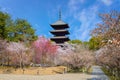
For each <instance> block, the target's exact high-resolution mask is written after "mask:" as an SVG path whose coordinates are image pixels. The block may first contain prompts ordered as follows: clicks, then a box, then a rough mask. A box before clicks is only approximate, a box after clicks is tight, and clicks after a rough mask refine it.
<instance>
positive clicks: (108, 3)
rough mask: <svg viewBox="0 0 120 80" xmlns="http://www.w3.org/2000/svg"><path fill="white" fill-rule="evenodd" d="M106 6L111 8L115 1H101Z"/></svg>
mask: <svg viewBox="0 0 120 80" xmlns="http://www.w3.org/2000/svg"><path fill="white" fill-rule="evenodd" d="M101 1H102V2H103V3H104V4H105V5H107V6H110V5H111V4H112V3H113V1H112V0H101Z"/></svg>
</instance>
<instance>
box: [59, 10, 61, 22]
mask: <svg viewBox="0 0 120 80" xmlns="http://www.w3.org/2000/svg"><path fill="white" fill-rule="evenodd" d="M59 20H61V10H60V9H59Z"/></svg>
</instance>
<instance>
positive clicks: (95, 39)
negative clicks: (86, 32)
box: [89, 37, 101, 50]
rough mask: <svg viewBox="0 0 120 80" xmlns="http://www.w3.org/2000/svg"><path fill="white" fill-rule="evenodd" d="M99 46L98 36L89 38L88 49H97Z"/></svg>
mask: <svg viewBox="0 0 120 80" xmlns="http://www.w3.org/2000/svg"><path fill="white" fill-rule="evenodd" d="M100 46H101V38H99V37H92V38H91V39H90V40H89V49H90V50H98V49H99V48H100Z"/></svg>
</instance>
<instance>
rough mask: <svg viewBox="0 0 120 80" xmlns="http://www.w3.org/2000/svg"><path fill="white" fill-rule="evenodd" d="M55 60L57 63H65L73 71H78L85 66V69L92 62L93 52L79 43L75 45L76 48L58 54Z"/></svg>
mask: <svg viewBox="0 0 120 80" xmlns="http://www.w3.org/2000/svg"><path fill="white" fill-rule="evenodd" d="M57 61H59V63H58V65H66V66H67V67H69V68H70V69H72V70H74V71H79V70H81V71H82V69H83V68H85V69H86V70H85V71H88V69H89V68H90V67H91V66H92V64H94V54H93V52H92V51H89V50H88V49H86V48H85V47H82V46H81V45H76V50H74V51H71V53H67V54H60V55H59V57H58V59H57Z"/></svg>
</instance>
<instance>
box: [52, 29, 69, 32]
mask: <svg viewBox="0 0 120 80" xmlns="http://www.w3.org/2000/svg"><path fill="white" fill-rule="evenodd" d="M66 31H67V32H68V30H64V29H63V30H53V31H50V32H66Z"/></svg>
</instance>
